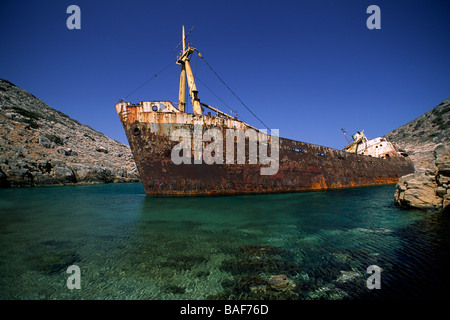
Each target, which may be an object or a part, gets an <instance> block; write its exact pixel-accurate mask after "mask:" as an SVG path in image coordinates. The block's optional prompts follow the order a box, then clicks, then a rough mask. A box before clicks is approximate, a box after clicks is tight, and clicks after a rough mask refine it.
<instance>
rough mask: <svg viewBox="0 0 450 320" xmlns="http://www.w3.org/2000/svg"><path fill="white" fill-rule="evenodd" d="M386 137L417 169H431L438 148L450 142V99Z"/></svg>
mask: <svg viewBox="0 0 450 320" xmlns="http://www.w3.org/2000/svg"><path fill="white" fill-rule="evenodd" d="M385 137H386V138H387V139H388V140H389V141H391V142H392V143H394V144H395V145H396V146H397V147H399V148H400V149H402V150H404V151H405V152H406V153H407V154H408V155H409V157H410V159H411V160H412V161H413V163H414V167H415V168H416V169H420V168H422V169H427V168H429V166H430V165H432V164H433V161H434V150H435V149H436V147H437V146H439V145H448V144H449V141H450V99H447V100H444V101H442V102H441V103H440V104H439V105H438V106H436V107H435V108H433V109H431V110H430V111H428V112H426V113H424V114H423V115H421V116H420V117H418V118H416V119H414V120H413V121H411V122H409V123H407V124H405V125H403V126H401V127H400V128H398V129H395V130H393V131H392V132H389V133H388V134H387V135H386V136H385Z"/></svg>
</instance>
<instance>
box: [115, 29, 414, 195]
mask: <svg viewBox="0 0 450 320" xmlns="http://www.w3.org/2000/svg"><path fill="white" fill-rule="evenodd" d="M185 38H186V37H185V33H184V27H183V34H182V42H181V43H180V44H182V52H181V53H180V54H179V55H178V57H177V61H176V63H177V64H179V65H180V66H181V76H180V86H179V97H178V98H179V99H178V105H177V107H175V106H174V104H175V103H172V102H171V101H141V102H140V103H138V104H131V103H130V102H125V101H120V102H119V103H117V104H116V106H115V108H116V111H117V113H118V115H119V118H120V120H121V122H122V125H123V128H124V129H125V133H126V136H127V139H128V142H129V144H130V147H131V151H132V153H133V156H134V159H135V161H136V165H137V167H138V170H139V173H140V177H141V181H142V184H143V186H144V189H145V192H146V193H147V194H149V195H155V196H200V195H234V194H252V193H253V194H261V193H281V192H299V191H310V190H326V189H338V188H347V187H358V186H370V185H380V184H390V183H395V182H397V181H398V179H399V178H400V177H401V176H403V175H405V174H408V173H411V172H413V171H414V167H413V164H412V162H411V160H410V159H408V158H407V157H405V155H403V154H401V153H400V152H398V151H397V150H396V149H395V148H394V146H393V145H392V144H390V143H389V142H388V141H386V139H384V138H382V137H381V138H377V139H374V140H368V139H367V138H366V137H365V135H364V134H362V133H357V134H356V135H354V136H353V140H354V141H353V142H351V143H349V145H348V146H347V147H346V148H344V150H337V149H333V148H327V147H323V146H319V145H313V144H310V143H305V142H301V141H295V140H290V139H286V138H281V137H276V139H275V140H274V137H275V136H273V135H271V134H267V133H266V132H265V131H264V130H258V129H256V128H255V127H253V126H251V125H249V124H247V123H245V122H243V121H241V120H239V119H237V117H235V116H233V115H229V114H227V113H225V112H223V111H220V110H219V109H218V108H215V107H213V106H210V105H207V104H205V103H203V102H200V99H199V96H198V91H197V88H196V85H195V80H194V76H193V72H192V69H191V65H190V58H191V56H192V54H193V53H194V52H198V51H197V50H196V49H195V48H194V47H192V46H191V45H187V46H186V42H185ZM198 54H199V56H200V57H201V55H200V53H198ZM186 80H187V81H186ZM186 87H187V88H188V90H186ZM187 93H188V94H189V97H190V101H191V104H192V108H193V113H188V112H186V111H185V109H186V101H187V99H186V95H187ZM205 109H209V110H210V111H209V112H207V114H205ZM211 113H212V114H211ZM212 129H213V130H214V132H215V133H218V134H219V135H221V137H230V135H229V134H230V132H234V133H235V132H238V131H239V132H241V133H243V135H242V137H243V141H241V140H240V139H239V135H238V134H235V135H234V136H231V137H232V142H231V143H230V139H228V140H226V139H219V140H215V139H214V138H213V139H211V136H208V139H204V138H202V134H205V132H207V131H208V130H209V131H211V130H212ZM180 130H184V131H183V132H190V133H192V134H191V135H185V136H180V135H179V134H178V135H177V134H174V133H175V132H180ZM255 133H256V135H255ZM198 134H200V143H199V142H198V139H197V140H196V135H198ZM174 137H175V138H174ZM255 137H263V139H262V140H259V141H260V144H259V146H258V148H259V149H261V150H262V149H266V151H267V150H271V153H272V155H273V151H274V150H275V149H271V147H273V145H274V143H275V142H276V147H277V149H276V151H277V161H278V163H277V166H276V170H275V171H274V172H273V173H272V174H261V172H262V171H261V169H262V168H264V167H268V162H267V161H263V160H264V159H263V158H261V153H258V152H257V153H256V155H254V154H253V153H254V151H255V149H254V148H253V147H252V146H254V145H255V144H252V141H253V140H254V139H255ZM252 139H253V140H252ZM256 139H257V138H256ZM183 140H184V145H187V146H189V147H190V148H188V149H183V150H182V154H183V157H184V159H185V160H186V159H187V160H189V161H183V162H180V161H174V159H173V155H174V150H177V147H179V146H180V144H182V141H183ZM261 141H262V142H261ZM212 143H215V146H216V148H215V149H213V151H212V153H211V154H212V155H213V156H215V157H217V156H218V155H219V156H220V157H223V158H225V157H228V154H226V155H225V152H223V150H225V149H226V148H227V147H228V149H227V152H228V151H229V150H230V146H231V148H232V149H233V152H234V151H235V150H236V152H235V153H232V155H231V157H232V159H231V160H233V161H229V160H230V159H228V158H227V159H226V160H227V161H225V159H223V161H216V162H211V161H207V159H206V158H205V157H204V158H202V151H204V150H205V149H208V145H210V144H212ZM218 143H219V145H218ZM217 146H219V148H217ZM239 147H241V154H240V156H241V159H240V161H239V159H238V158H239V152H238V151H237V150H238V148H239ZM242 148H243V149H242ZM186 150H187V151H186ZM216 160H217V158H216ZM265 160H267V159H265Z"/></svg>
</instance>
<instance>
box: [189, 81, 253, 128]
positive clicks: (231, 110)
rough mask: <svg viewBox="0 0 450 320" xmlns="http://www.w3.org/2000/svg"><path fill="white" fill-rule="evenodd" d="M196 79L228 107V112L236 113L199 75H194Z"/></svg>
mask: <svg viewBox="0 0 450 320" xmlns="http://www.w3.org/2000/svg"><path fill="white" fill-rule="evenodd" d="M196 79H197V80H198V81H199V82H200V83H201V84H202V85H203V86H204V87H205V88H206V89H208V90H209V92H211V93H212V94H213V95H214V96H215V97H216V98H217V99H219V100H220V101H222V103H223V104H224V105H226V106H227V107H228V108H229V109H230V113H231V114H233V112H235V113H236V110H233V109H231V107H230V106H229V105H228V104H227V103H226V102H225V101H223V100H222V99H221V98H220V97H219V96H218V95H217V94H215V93H214V91H212V90H211V89H210V88H209V87H208V86H207V85H206V84H205V83H204V82H203V81H202V80H200V78H199V77H196ZM244 122H245V121H244Z"/></svg>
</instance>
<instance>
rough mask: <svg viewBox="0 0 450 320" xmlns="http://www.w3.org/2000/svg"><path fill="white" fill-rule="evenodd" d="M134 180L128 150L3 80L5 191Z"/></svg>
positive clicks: (0, 158)
mask: <svg viewBox="0 0 450 320" xmlns="http://www.w3.org/2000/svg"><path fill="white" fill-rule="evenodd" d="M128 181H139V173H138V171H137V168H136V164H135V163H134V160H133V156H132V154H131V151H130V148H129V147H128V146H126V145H124V144H122V143H120V142H118V141H115V140H113V139H110V138H108V137H107V136H105V135H104V134H102V133H100V132H97V131H95V130H94V129H92V128H90V127H89V126H86V125H83V124H81V123H79V122H78V121H76V120H74V119H71V118H70V117H69V116H67V115H65V114H64V113H62V112H60V111H57V110H55V109H53V108H50V107H49V106H48V105H46V104H45V103H44V102H43V101H41V100H39V99H37V98H36V97H35V96H33V95H32V94H30V93H28V92H27V91H25V90H22V89H20V88H18V87H17V86H15V85H14V84H12V83H11V82H9V81H7V80H2V79H0V187H20V186H41V185H69V184H90V183H107V182H128Z"/></svg>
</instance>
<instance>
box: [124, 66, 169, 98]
mask: <svg viewBox="0 0 450 320" xmlns="http://www.w3.org/2000/svg"><path fill="white" fill-rule="evenodd" d="M172 65H173V62H171V63H170V64H168V65H167V66H166V67H164V68H163V69H161V70H160V71H159V72H158V73H156V74H154V75H153V77H151V78H150V79H148V80H147V81H145V82H144V83H143V84H141V85H140V86H139V87H137V88H136V89H134V90H133V91H132V92H131V93H129V94H128V95H127V96H126V97H125V98H123V99H122V101H125V99H126V98H128V97H129V96H131V95H132V94H133V93H135V92H136V91H138V90H139V89H140V88H142V87H143V86H145V85H146V84H147V83H149V82H150V81H152V80H153V79H154V78H156V77H157V76H158V75H159V74H160V73H162V72H163V71H165V70H166V69H168V68H169V67H170V66H172Z"/></svg>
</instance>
